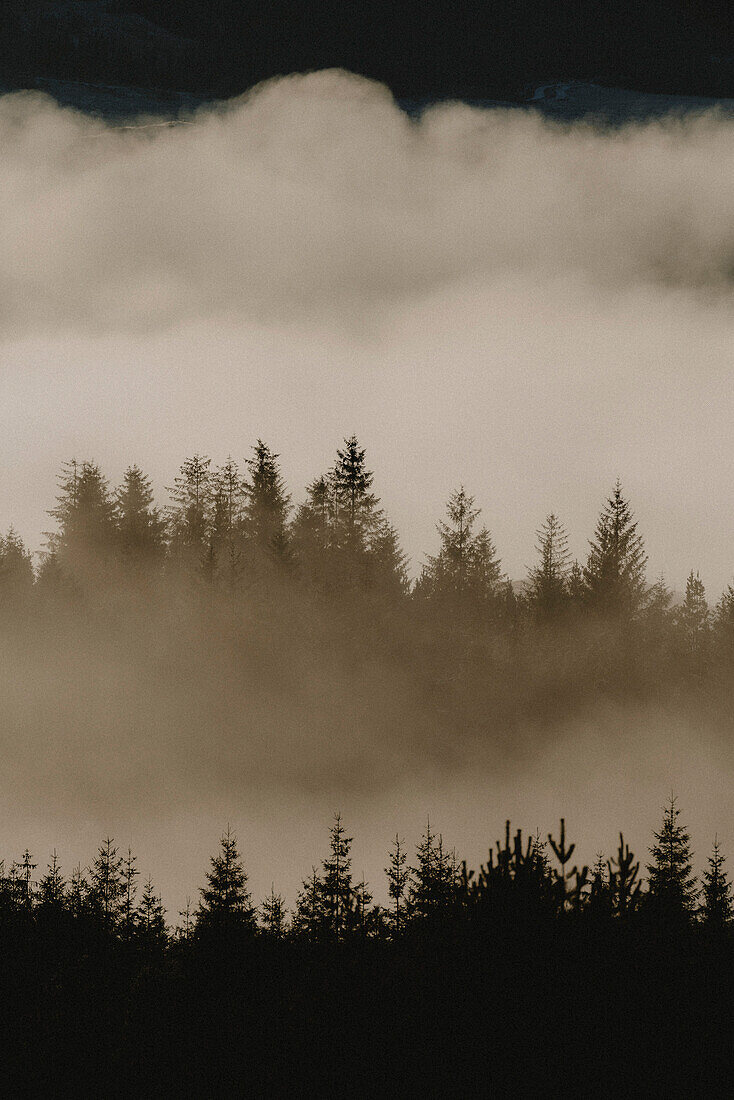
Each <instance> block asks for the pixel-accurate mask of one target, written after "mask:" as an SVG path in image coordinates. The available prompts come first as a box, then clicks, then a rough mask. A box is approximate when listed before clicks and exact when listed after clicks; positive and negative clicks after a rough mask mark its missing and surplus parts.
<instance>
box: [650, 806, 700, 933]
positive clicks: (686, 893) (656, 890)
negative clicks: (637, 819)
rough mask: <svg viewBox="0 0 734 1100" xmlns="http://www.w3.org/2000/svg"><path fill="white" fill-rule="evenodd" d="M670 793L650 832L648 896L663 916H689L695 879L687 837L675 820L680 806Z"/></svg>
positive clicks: (672, 918)
mask: <svg viewBox="0 0 734 1100" xmlns="http://www.w3.org/2000/svg"><path fill="white" fill-rule="evenodd" d="M676 801H677V800H676V798H675V797H674V796H673V795H671V796H670V802H669V804H668V806H667V807H666V808H665V810H664V816H663V823H662V825H661V827H660V829H659V831H658V832H656V833H655V834H654V837H655V843H654V844H653V845H652V847H651V848H650V855H651V857H652V861H651V862H650V863H649V864H648V865H647V874H648V897H649V900H650V902H651V904H652V907H653V909H654V911H655V912H656V913H658V914H659V915H660V916H661V918H662V919H664V920H672V921H675V920H677V919H685V918H687V917H689V916H690V915H691V914H692V912H693V910H694V907H695V901H696V882H695V879H694V877H693V872H692V862H691V861H692V855H691V848H690V838H689V836H688V833H687V831H686V829H685V828H684V827H683V826H682V825H679V824H678V817H679V816H680V810H679V809H678V807H677V806H676Z"/></svg>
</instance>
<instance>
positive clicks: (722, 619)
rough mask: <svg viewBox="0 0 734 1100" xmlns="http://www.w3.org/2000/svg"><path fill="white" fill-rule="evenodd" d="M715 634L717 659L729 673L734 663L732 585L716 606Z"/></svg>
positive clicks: (733, 592) (733, 595)
mask: <svg viewBox="0 0 734 1100" xmlns="http://www.w3.org/2000/svg"><path fill="white" fill-rule="evenodd" d="M713 634H714V639H715V644H716V655H717V658H718V660H719V661H720V662H721V663H722V665H723V666H724V668H725V669H726V670H727V671H728V669H729V668H730V666H731V664H732V663H734V588H732V586H731V585H730V584H728V585H727V586H726V588H725V589H724V591H723V593H722V595H721V599H720V600H719V602H718V603H717V605H716V610H715V611H714V617H713Z"/></svg>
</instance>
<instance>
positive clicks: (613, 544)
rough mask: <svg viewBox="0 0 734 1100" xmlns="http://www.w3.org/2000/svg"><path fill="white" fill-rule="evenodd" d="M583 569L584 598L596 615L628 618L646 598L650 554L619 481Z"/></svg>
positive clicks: (599, 523) (598, 527)
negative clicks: (647, 568)
mask: <svg viewBox="0 0 734 1100" xmlns="http://www.w3.org/2000/svg"><path fill="white" fill-rule="evenodd" d="M589 546H590V551H589V557H588V560H587V562H586V567H585V569H584V585H585V597H586V601H587V603H588V605H589V607H590V608H592V609H593V610H594V611H595V612H596V613H598V614H603V615H610V616H613V617H614V616H622V617H625V618H629V617H630V616H632V615H634V614H636V613H637V612H639V610H640V609H641V608H642V606H643V603H644V597H645V591H646V589H645V565H646V564H647V555H646V554H645V547H644V543H643V541H642V538H641V536H640V535H639V534H638V533H637V523H636V522H635V521H634V518H633V515H632V511H631V509H630V506H629V503H628V502H627V501H626V500H625V498H624V497H623V495H622V486H621V484H620V482H619V481H617V483H616V485H615V487H614V491H613V493H612V495H611V496H610V497H609V499H608V500H607V503H606V507H605V508H604V510H603V511H602V513H601V515H600V517H599V521H598V523H597V525H596V532H595V536H594V539H593V541H592V542H590V544H589Z"/></svg>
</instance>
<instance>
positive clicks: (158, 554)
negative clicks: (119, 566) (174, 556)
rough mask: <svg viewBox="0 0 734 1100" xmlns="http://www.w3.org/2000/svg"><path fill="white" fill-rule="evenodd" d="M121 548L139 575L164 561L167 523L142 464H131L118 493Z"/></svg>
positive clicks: (130, 569) (128, 566) (126, 562)
mask: <svg viewBox="0 0 734 1100" xmlns="http://www.w3.org/2000/svg"><path fill="white" fill-rule="evenodd" d="M115 520H116V526H117V537H118V543H119V552H120V557H121V559H122V563H123V566H124V568H125V570H126V572H127V573H129V574H133V575H135V576H139V575H141V574H144V573H145V572H147V571H150V570H151V569H153V568H154V567H156V566H157V565H159V564H160V562H161V561H162V558H163V553H164V550H165V530H166V524H165V521H164V520H163V518H162V516H161V514H160V512H159V510H158V509H157V508H156V506H155V502H154V498H153V490H152V487H151V483H150V478H148V477H147V476H146V475H145V474H144V473H143V471H142V470H141V469H140V467H139V466H129V467H128V468H127V470H125V473H124V475H123V479H122V484H121V485H120V487H119V488H118V489H117V491H116V493H115Z"/></svg>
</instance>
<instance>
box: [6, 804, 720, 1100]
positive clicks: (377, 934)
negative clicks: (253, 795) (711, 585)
mask: <svg viewBox="0 0 734 1100" xmlns="http://www.w3.org/2000/svg"><path fill="white" fill-rule="evenodd" d="M678 818H679V810H678V808H677V806H676V802H675V799H672V798H671V801H670V804H669V806H668V807H667V808H666V809H665V811H664V814H663V820H662V823H661V825H660V827H659V828H658V830H657V831H656V833H655V836H654V840H653V843H652V845H651V847H650V854H649V864H648V866H647V876H648V885H647V887H646V888H643V887H642V886H641V878H640V862H639V860H636V859H635V856H634V854H633V853H632V852H631V851H630V850H629V847H628V846H627V845H626V844H625V842H624V839H623V837H622V836H620V839H619V848H618V851H617V854H616V856H615V857H613V858H612V859H609V860H607V861H606V862H604V861H603V860H602V859H601V858H599V859H597V861H596V864H595V865H594V867H593V868H592V869H591V870H590V869H589V868H588V867H578V866H577V865H576V864H575V862H574V865H573V866H572V863H571V861H572V857H573V854H574V845H573V844H569V842H568V840H567V837H566V832H565V824H564V822H563V820H562V821H561V823H560V829H559V830H558V831H557V832H556V834H555V835H549V837H548V841H547V843H546V842H544V841H542V840H541V839H540V837H537V838H532V837H531V838H529V839H527V840H525V839H524V838H523V835H522V833H521V832H520V831H517V832H516V833H515V834H514V836H513V834H512V831H511V828H510V823H509V822H508V823H507V828H506V833H505V838H504V841H497V844H496V846H495V848H494V849H490V852H489V858H488V860H487V862H486V863H484V864H483V865H482V866H481V868H480V870H479V872H474V871H469V870H468V869H467V866H466V863H464V864H462V865H461V866H459V865H458V863H457V860H456V857H455V855H454V854H453V853H449V852H447V851H446V849H445V847H444V845H443V841H442V839H441V837H437V836H436V835H435V834H433V833H432V832H431V830H430V827H429V828H428V829H427V830H426V832H425V833H424V835H423V837H422V838H421V842H420V844H419V846H418V849H417V853H416V860H415V864H414V866H411V867H409V866H408V865H407V860H406V853H405V851H404V849H403V847H402V845H401V842H400V840H399V838H396V841H395V844H394V846H393V849H392V851H391V853H390V856H389V861H388V867H387V869H386V870H387V875H388V882H389V894H390V903H389V906H387V907H385V908H381V907H379V906H374V905H373V904H372V899H371V897H370V895H369V892H368V891H367V889H366V887H365V884H364V883H363V882H361V881H360V882H357V881H356V880H355V878H354V877H353V875H352V869H351V838H350V837H348V836H347V835H346V833H345V830H344V827H343V824H342V822H341V819H340V818H339V816H337V817H336V820H335V822H334V825H333V827H332V829H331V833H330V846H329V852H328V855H327V856H326V858H325V859H324V860H323V863H322V866H321V868H320V869H319V870H318V871H317V870H316V868H314V869H313V872H312V874H311V875H310V877H309V878H308V879H306V880H305V881H304V882H303V888H302V890H301V893H300V895H299V898H298V903H297V906H296V908H295V910H294V913H293V919H292V921H288V920H287V919H286V915H285V913H284V908H283V899H282V898H281V897H280V896H279V895H276V894H275V892H274V891H272V892H271V895H270V897H269V898H267V899H266V901H265V902H264V903H263V905H262V906H261V907H260V910H259V912H258V913H256V911H255V909H254V908H253V906H252V903H251V898H250V894H249V891H248V889H247V875H246V872H245V870H244V867H243V864H242V861H241V859H240V855H239V851H238V848H237V843H236V839H235V837H234V836H233V835H232V834H231V833H229V832H228V833H227V834H225V835H224V836H223V837H222V842H221V849H220V851H219V852H218V854H217V855H216V856H215V857H213V858H212V860H211V865H210V870H209V873H208V875H207V882H206V885H205V886H204V887H203V888H202V891H201V901H200V904H199V906H198V908H197V909H196V911H195V912H190V911H189V910H187V911H186V912H185V913H183V914H181V916H182V918H183V919H182V923H181V925H180V926H179V928H178V929H177V931H176V933H175V935H173V936H168V935H167V934H166V930H165V923H164V920H163V913H162V909H161V905H160V901H159V899H158V898H157V896H156V894H155V892H154V890H153V887H152V884H151V883H150V881H149V882H148V883H147V884H146V886H145V890H144V892H143V893H142V897H141V898H140V901H139V902H138V901H135V877H136V874H137V871H136V869H135V861H134V858H133V857H132V856H131V855H128V857H127V858H123V857H121V856H119V854H118V852H117V850H116V849H115V848H114V846H113V845H112V844H111V843H110V842H109V841H107V842H105V843H104V844H103V845H102V846H101V847H100V848H99V850H98V854H97V858H96V859H95V861H94V863H93V866H92V868H91V869H90V873H89V877H85V876H82V875H81V873H80V872H78V871H77V872H75V873H74V874H73V876H72V878H71V881H70V882H69V883H68V884H66V883H65V882H64V880H63V877H62V875H61V872H60V869H59V866H58V863H57V861H56V859H55V858H54V860H53V861H52V863H51V865H50V866H49V868H48V869H47V871H46V873H45V875H44V876H43V877H42V878H41V880H40V883H38V884H37V885H36V883H35V882H34V880H33V878H32V876H33V875H34V873H35V866H34V865H33V864H32V863H31V862H30V858H29V857H28V854H27V853H26V855H25V856H24V859H23V862H22V863H20V864H16V865H14V866H13V868H12V869H11V873H10V875H8V876H3V877H2V880H0V935H1V936H2V943H3V968H2V971H1V972H0V1006H1V1007H0V1037H1V1041H2V1053H3V1057H2V1060H1V1061H0V1082H2V1086H3V1089H4V1091H5V1092H6V1094H7V1095H29V1096H61V1095H68V1094H69V1092H70V1090H71V1091H73V1094H74V1095H75V1096H99V1095H104V1096H130V1095H134V1096H146V1097H147V1096H151V1097H152V1096H161V1095H165V1096H168V1095H181V1094H182V1093H183V1094H184V1095H196V1096H252V1095H257V1096H259V1095H288V1096H291V1095H299V1096H300V1095H303V1096H375V1097H378V1096H379V1097H381V1096H411V1095H431V1096H448V1095H457V1094H458V1095H493V1096H494V1095H501V1096H537V1095H545V1094H546V1093H547V1091H548V1088H549V1084H548V1082H549V1081H556V1082H562V1084H559V1085H558V1086H556V1085H554V1086H553V1089H554V1090H555V1089H556V1087H558V1088H559V1089H560V1091H561V1093H562V1095H564V1096H576V1095H588V1094H589V1088H590V1086H589V1082H590V1081H592V1082H593V1095H595V1096H597V1095H598V1096H619V1095H620V1094H621V1095H639V1094H640V1092H641V1090H643V1089H644V1090H645V1092H646V1093H649V1094H650V1095H652V1096H658V1095H661V1096H662V1095H669V1090H670V1089H675V1091H676V1094H680V1091H679V1090H683V1094H685V1095H707V1094H711V1095H722V1096H723V1095H727V1090H726V1089H725V1088H724V1087H723V1079H724V1077H725V1076H726V1075H727V1074H728V1072H729V1070H730V1068H731V1063H732V1052H731V1043H730V1035H729V1030H730V1021H731V1013H732V1010H733V1009H734V993H733V990H734V980H733V979H734V941H732V921H731V918H732V899H731V883H730V881H729V877H728V874H727V872H726V869H725V865H724V859H723V856H722V854H721V851H720V849H719V848H718V845H714V849H713V852H712V854H711V856H710V858H709V861H708V868H707V871H706V873H705V874H704V876H703V881H702V889H701V890H700V892H699V890H698V888H697V886H696V884H695V882H694V880H693V876H692V871H691V850H690V843H689V837H688V833H687V831H686V829H685V827H684V826H683V825H682V824H681V823H680V822H679V820H678ZM620 1079H621V1084H620ZM689 1090H692V1091H689Z"/></svg>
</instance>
